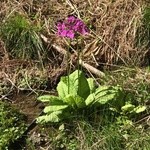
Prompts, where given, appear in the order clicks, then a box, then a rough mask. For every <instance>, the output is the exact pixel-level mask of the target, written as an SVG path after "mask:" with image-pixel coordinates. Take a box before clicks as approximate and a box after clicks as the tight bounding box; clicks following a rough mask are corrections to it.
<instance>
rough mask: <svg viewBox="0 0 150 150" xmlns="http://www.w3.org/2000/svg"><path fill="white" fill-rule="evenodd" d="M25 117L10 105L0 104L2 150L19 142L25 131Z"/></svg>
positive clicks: (0, 145) (0, 146) (0, 142)
mask: <svg viewBox="0 0 150 150" xmlns="http://www.w3.org/2000/svg"><path fill="white" fill-rule="evenodd" d="M24 119H25V118H24V115H22V114H20V113H19V112H18V111H17V110H15V109H14V108H11V106H10V105H8V104H5V103H3V102H0V149H7V148H8V146H9V145H10V144H11V143H12V142H14V141H15V140H17V139H18V138H19V137H20V136H21V135H22V134H23V132H24V131H25V129H26V126H25V122H24V121H23V120H24Z"/></svg>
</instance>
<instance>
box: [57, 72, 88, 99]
mask: <svg viewBox="0 0 150 150" xmlns="http://www.w3.org/2000/svg"><path fill="white" fill-rule="evenodd" d="M57 91H58V95H59V97H60V98H62V99H64V97H66V96H67V95H68V94H72V95H79V96H80V97H82V98H84V99H86V98H87V96H88V95H89V94H90V88H89V84H88V82H87V79H86V77H85V75H84V73H83V72H82V71H78V70H76V71H74V72H73V73H72V74H70V75H69V83H68V77H67V76H66V77H61V80H60V82H59V84H58V86H57Z"/></svg>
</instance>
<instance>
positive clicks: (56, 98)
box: [37, 95, 62, 102]
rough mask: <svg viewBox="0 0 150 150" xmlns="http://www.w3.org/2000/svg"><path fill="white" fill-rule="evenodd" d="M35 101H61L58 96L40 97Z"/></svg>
mask: <svg viewBox="0 0 150 150" xmlns="http://www.w3.org/2000/svg"><path fill="white" fill-rule="evenodd" d="M37 100H39V101H41V102H55V101H62V100H61V99H60V98H59V97H58V96H53V95H42V96H39V97H38V98H37Z"/></svg>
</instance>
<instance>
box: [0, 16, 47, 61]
mask: <svg viewBox="0 0 150 150" xmlns="http://www.w3.org/2000/svg"><path fill="white" fill-rule="evenodd" d="M40 30H41V27H40V26H39V25H37V24H35V23H32V22H31V21H30V20H29V19H28V18H27V17H25V16H23V15H20V14H15V15H11V16H10V17H9V18H8V19H6V21H5V22H4V23H2V28H1V32H0V35H1V38H2V40H3V41H4V42H5V45H6V49H7V51H8V52H9V55H10V56H11V57H13V58H20V59H38V60H42V59H43V58H44V57H45V54H46V52H45V50H44V47H43V44H42V40H41V39H40V36H39V32H40Z"/></svg>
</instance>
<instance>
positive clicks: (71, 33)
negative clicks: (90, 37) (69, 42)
mask: <svg viewBox="0 0 150 150" xmlns="http://www.w3.org/2000/svg"><path fill="white" fill-rule="evenodd" d="M57 30H58V31H57V34H58V35H59V36H62V37H68V38H70V39H73V38H75V35H76V34H82V35H85V34H87V33H88V29H87V27H86V25H85V24H84V22H83V21H82V20H80V19H78V18H76V17H75V16H69V17H68V18H67V19H66V20H64V21H63V22H58V23H57Z"/></svg>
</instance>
